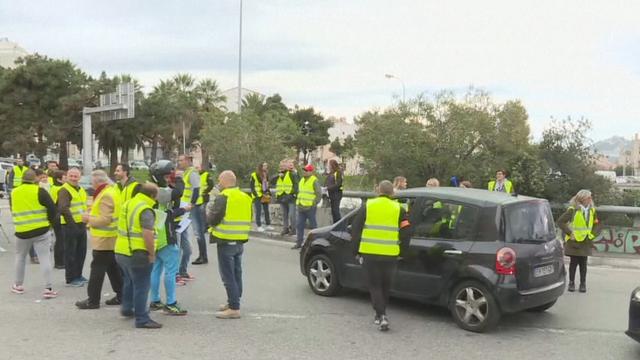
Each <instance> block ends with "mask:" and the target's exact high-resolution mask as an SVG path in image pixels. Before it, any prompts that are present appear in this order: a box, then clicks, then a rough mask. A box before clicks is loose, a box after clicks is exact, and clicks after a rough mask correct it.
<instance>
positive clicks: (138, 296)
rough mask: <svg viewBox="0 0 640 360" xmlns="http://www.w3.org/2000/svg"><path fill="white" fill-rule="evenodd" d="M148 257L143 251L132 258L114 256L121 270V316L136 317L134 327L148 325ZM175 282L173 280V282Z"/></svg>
mask: <svg viewBox="0 0 640 360" xmlns="http://www.w3.org/2000/svg"><path fill="white" fill-rule="evenodd" d="M148 257H149V255H148V254H147V253H146V252H145V251H135V252H134V254H133V255H132V256H126V255H122V254H116V262H117V263H118V265H120V268H121V269H122V280H123V284H122V306H121V308H120V312H121V313H122V314H123V315H127V314H131V313H133V314H134V315H135V317H136V327H138V326H142V325H144V324H146V323H148V322H149V321H150V320H151V319H150V318H149V307H148V306H147V300H148V299H149V287H150V285H149V284H150V279H151V267H152V264H151V263H149V258H148ZM174 281H175V280H174Z"/></svg>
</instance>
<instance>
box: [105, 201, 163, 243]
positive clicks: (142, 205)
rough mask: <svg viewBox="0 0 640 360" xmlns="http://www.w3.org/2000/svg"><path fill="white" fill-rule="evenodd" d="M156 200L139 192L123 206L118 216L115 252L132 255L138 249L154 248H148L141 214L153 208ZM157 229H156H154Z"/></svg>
mask: <svg viewBox="0 0 640 360" xmlns="http://www.w3.org/2000/svg"><path fill="white" fill-rule="evenodd" d="M155 202H156V201H155V200H153V199H152V198H150V197H148V196H147V195H145V194H142V193H138V194H137V195H136V196H134V197H133V199H131V200H129V201H128V202H127V203H126V204H124V205H123V206H122V209H121V210H120V215H119V216H118V237H117V238H116V246H115V253H116V254H121V255H126V256H131V255H133V252H134V251H136V250H145V251H147V252H149V253H151V252H153V251H155V250H154V249H147V246H146V245H145V243H144V238H143V237H142V230H143V229H142V223H141V222H140V215H142V212H143V211H145V210H147V209H149V210H153V205H154V204H155ZM154 231H155V230H154Z"/></svg>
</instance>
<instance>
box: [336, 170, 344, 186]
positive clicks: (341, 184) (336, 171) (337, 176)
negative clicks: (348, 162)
mask: <svg viewBox="0 0 640 360" xmlns="http://www.w3.org/2000/svg"><path fill="white" fill-rule="evenodd" d="M343 180H344V179H343ZM333 181H335V182H336V184H337V183H338V172H337V171H336V172H334V173H333ZM343 189H344V186H343V185H342V184H340V187H339V188H338V190H340V191H342V190H343Z"/></svg>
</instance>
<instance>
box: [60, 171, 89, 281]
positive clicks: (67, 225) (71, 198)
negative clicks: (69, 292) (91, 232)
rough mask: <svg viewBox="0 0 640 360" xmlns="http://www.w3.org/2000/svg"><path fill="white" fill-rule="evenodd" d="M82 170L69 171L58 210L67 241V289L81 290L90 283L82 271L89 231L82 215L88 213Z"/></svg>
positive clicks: (65, 260) (61, 191)
mask: <svg viewBox="0 0 640 360" xmlns="http://www.w3.org/2000/svg"><path fill="white" fill-rule="evenodd" d="M79 181H80V170H79V169H78V168H71V169H69V171H67V182H65V183H64V185H62V188H61V189H60V191H58V210H59V212H60V215H61V217H62V218H61V222H62V235H63V237H64V265H65V279H66V282H67V286H73V287H81V286H84V284H85V283H86V282H88V281H89V280H87V279H86V278H85V277H84V276H82V268H83V267H84V260H85V257H86V255H87V229H86V225H85V223H84V221H83V219H82V214H84V213H86V212H87V193H86V192H85V191H84V189H83V188H82V187H81V186H80V185H79Z"/></svg>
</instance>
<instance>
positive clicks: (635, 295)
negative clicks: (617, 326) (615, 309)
mask: <svg viewBox="0 0 640 360" xmlns="http://www.w3.org/2000/svg"><path fill="white" fill-rule="evenodd" d="M625 333H626V334H627V335H628V336H629V337H630V338H632V339H633V340H635V341H637V342H640V287H637V288H635V290H633V292H632V293H631V300H630V301H629V329H627V331H626V332H625Z"/></svg>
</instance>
